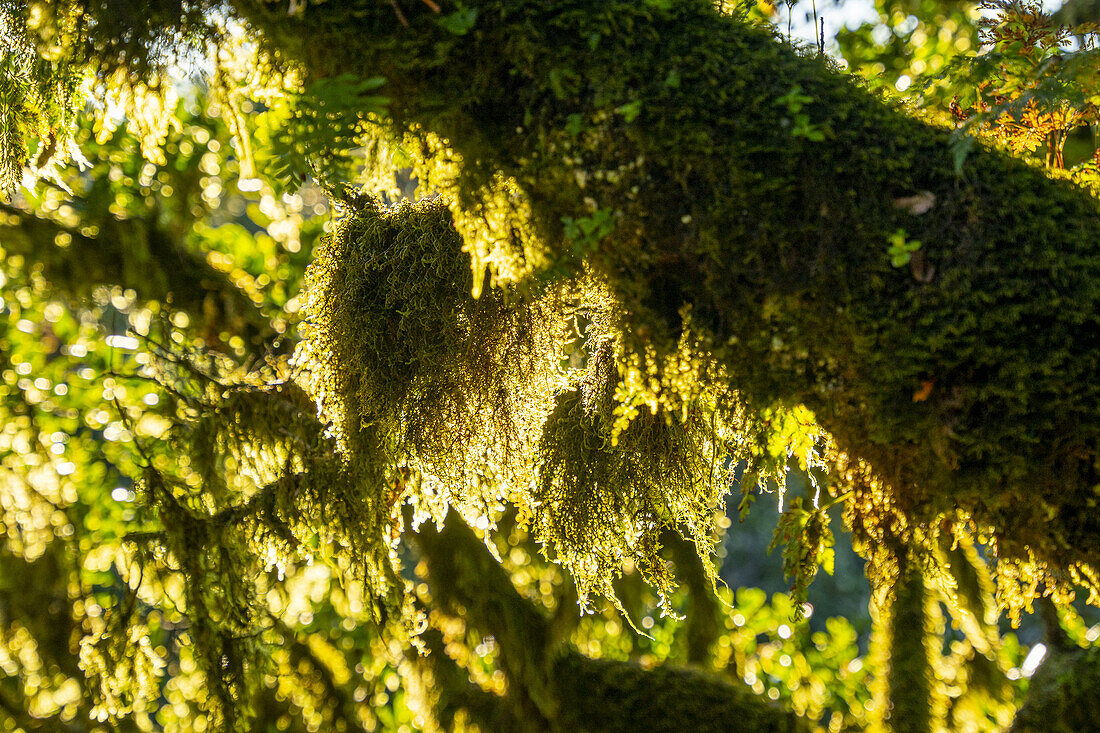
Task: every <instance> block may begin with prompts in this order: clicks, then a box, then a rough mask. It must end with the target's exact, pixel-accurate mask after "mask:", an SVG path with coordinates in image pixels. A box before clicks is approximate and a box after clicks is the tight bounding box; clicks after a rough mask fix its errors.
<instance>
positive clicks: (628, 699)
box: [553, 652, 808, 733]
mask: <svg viewBox="0 0 1100 733" xmlns="http://www.w3.org/2000/svg"><path fill="white" fill-rule="evenodd" d="M554 689H555V692H556V693H557V695H558V698H559V706H560V707H559V711H560V712H559V715H558V718H557V719H556V720H555V721H554V727H553V730H555V731H562V733H564V732H565V731H578V732H582V731H584V732H591V733H596V732H597V731H599V733H618V732H619V731H623V732H624V733H625V732H626V731H638V730H645V731H653V733H666V732H667V733H672V732H673V731H699V732H700V733H710V732H711V731H713V732H714V733H718V732H719V731H729V730H743V731H753V732H754V733H780V732H783V733H787V732H789V733H795V732H796V731H804V730H807V729H808V726H807V725H806V724H805V723H804V722H802V721H801V720H799V718H798V717H796V716H795V715H794V714H792V713H788V712H785V711H783V710H781V709H780V708H779V707H777V706H772V705H769V704H768V703H766V702H764V701H763V700H762V699H761V698H759V697H757V696H755V695H753V694H752V692H751V691H750V690H749V689H748V688H747V687H734V686H733V685H731V684H730V683H728V682H726V681H725V680H722V679H719V678H718V677H714V676H710V675H707V674H705V673H703V672H699V671H696V670H691V669H677V668H675V667H657V668H656V669H651V670H646V669H642V667H640V666H639V665H637V664H633V663H631V662H613V661H608V660H593V659H587V658H585V657H583V656H581V655H580V654H578V653H576V652H567V653H565V654H563V655H562V656H561V657H560V658H559V659H558V660H557V661H556V662H555V663H554Z"/></svg>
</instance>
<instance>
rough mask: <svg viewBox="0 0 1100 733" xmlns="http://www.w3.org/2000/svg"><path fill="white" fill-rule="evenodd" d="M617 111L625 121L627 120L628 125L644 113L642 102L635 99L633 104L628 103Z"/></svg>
mask: <svg viewBox="0 0 1100 733" xmlns="http://www.w3.org/2000/svg"><path fill="white" fill-rule="evenodd" d="M615 111H616V112H618V113H619V114H621V115H622V116H623V120H625V121H626V122H627V123H630V122H633V121H634V120H636V119H637V118H638V115H639V114H641V112H642V100H640V99H635V100H634V101H633V102H627V103H626V104H624V105H622V106H621V107H617V108H616V109H615Z"/></svg>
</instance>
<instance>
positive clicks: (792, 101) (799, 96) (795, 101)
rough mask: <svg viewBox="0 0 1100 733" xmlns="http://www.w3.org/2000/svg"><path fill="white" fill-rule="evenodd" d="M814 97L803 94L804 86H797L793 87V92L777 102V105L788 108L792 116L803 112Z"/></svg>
mask: <svg viewBox="0 0 1100 733" xmlns="http://www.w3.org/2000/svg"><path fill="white" fill-rule="evenodd" d="M812 101H813V97H808V96H806V95H805V94H803V93H802V85H801V84H795V85H794V86H793V87H791V91H789V92H787V93H786V94H784V95H783V96H782V97H780V98H779V99H777V100H775V103H776V104H778V105H779V106H781V107H786V108H787V111H788V112H790V113H791V114H795V113H797V112H801V111H802V106H803V105H805V104H807V103H809V102H812Z"/></svg>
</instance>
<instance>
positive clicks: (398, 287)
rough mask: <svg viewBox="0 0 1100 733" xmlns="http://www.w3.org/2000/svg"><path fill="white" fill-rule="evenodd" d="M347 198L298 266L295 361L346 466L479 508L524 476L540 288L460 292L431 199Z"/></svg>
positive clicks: (536, 392) (554, 320) (545, 341)
mask: <svg viewBox="0 0 1100 733" xmlns="http://www.w3.org/2000/svg"><path fill="white" fill-rule="evenodd" d="M351 207H352V208H351V210H350V211H349V213H348V215H347V216H346V217H344V218H343V219H342V220H340V221H339V223H338V224H337V227H336V232H335V234H334V235H333V236H332V238H331V239H330V240H329V241H328V242H327V243H326V244H325V245H324V246H323V248H322V250H321V251H320V252H319V253H318V256H317V258H316V260H315V261H314V263H313V264H312V265H311V267H310V271H309V274H308V276H307V286H306V305H305V314H306V318H307V323H308V326H307V327H305V328H303V335H304V337H305V341H304V343H303V347H302V349H301V350H300V351H299V354H298V356H297V359H298V362H299V363H300V364H302V365H304V366H305V367H306V368H307V369H308V370H309V373H310V379H309V383H310V388H311V390H312V391H313V393H314V395H315V396H316V398H317V399H318V401H319V403H320V405H321V409H322V412H323V414H324V415H325V417H326V418H327V419H329V420H331V421H332V422H333V424H334V426H335V432H336V438H337V442H338V444H339V445H340V446H341V450H342V451H343V452H344V454H345V457H346V459H347V460H348V461H354V462H355V463H356V464H369V465H373V466H377V467H379V469H380V470H381V471H382V473H383V474H386V475H387V476H388V477H389V478H388V479H387V480H389V481H399V482H407V481H409V480H418V481H420V482H421V489H422V491H421V495H422V496H425V495H429V494H432V493H434V494H436V495H438V497H439V498H440V499H441V500H442V501H444V502H446V501H453V502H455V503H462V502H464V501H474V502H480V507H479V509H480V510H481V511H480V512H479V513H485V512H484V510H485V509H486V504H487V503H488V504H489V505H491V504H492V503H493V502H494V501H495V500H496V496H497V495H498V492H500V491H505V492H507V491H516V490H519V489H520V488H522V487H524V486H526V484H527V483H528V482H529V481H530V465H529V464H530V455H531V451H532V446H533V445H534V442H535V440H536V439H537V437H538V434H539V431H540V429H541V424H542V419H543V416H544V415H545V414H546V412H547V411H548V409H549V406H548V400H549V396H550V395H552V393H553V391H554V386H555V384H556V380H557V379H558V373H557V371H556V360H555V355H556V351H555V350H556V348H557V344H559V343H560V336H559V335H558V332H559V331H560V329H561V328H562V326H561V322H562V319H561V318H560V316H559V315H558V311H557V310H556V309H554V308H552V307H551V304H550V300H552V296H549V295H547V296H545V297H544V298H543V299H539V298H536V297H534V296H525V295H522V294H519V293H515V292H505V291H501V290H493V291H490V292H486V293H484V294H483V295H482V297H480V298H474V297H473V295H472V291H473V290H474V283H475V278H474V277H473V276H472V274H471V270H470V265H469V258H468V256H467V255H466V254H465V253H464V252H463V248H462V241H461V239H460V238H459V236H458V234H457V233H456V231H455V229H454V226H453V224H452V221H451V215H450V212H449V211H448V210H447V207H446V206H445V205H444V204H443V203H442V202H440V201H428V202H421V203H419V204H415V205H414V204H408V203H406V204H402V205H400V206H398V207H396V208H394V209H389V210H387V209H384V208H382V207H381V206H380V205H379V204H378V203H377V202H375V201H373V200H370V199H365V198H363V199H358V200H356V201H354V202H353V203H352V205H351ZM398 493H400V491H399V492H398Z"/></svg>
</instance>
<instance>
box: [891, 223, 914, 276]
mask: <svg viewBox="0 0 1100 733" xmlns="http://www.w3.org/2000/svg"><path fill="white" fill-rule="evenodd" d="M889 241H890V247H889V248H888V249H887V250H886V254H887V255H888V256H889V257H890V264H891V265H893V266H894V267H904V266H905V265H908V264H909V260H911V259H912V258H913V253H914V252H916V251H917V250H919V249H920V248H921V243H920V242H919V241H917V240H915V239H914V240H912V241H909V240H907V239H906V238H905V230H904V229H898V230H897V231H896V232H894V233H893V234H891V235H890V237H889Z"/></svg>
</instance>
